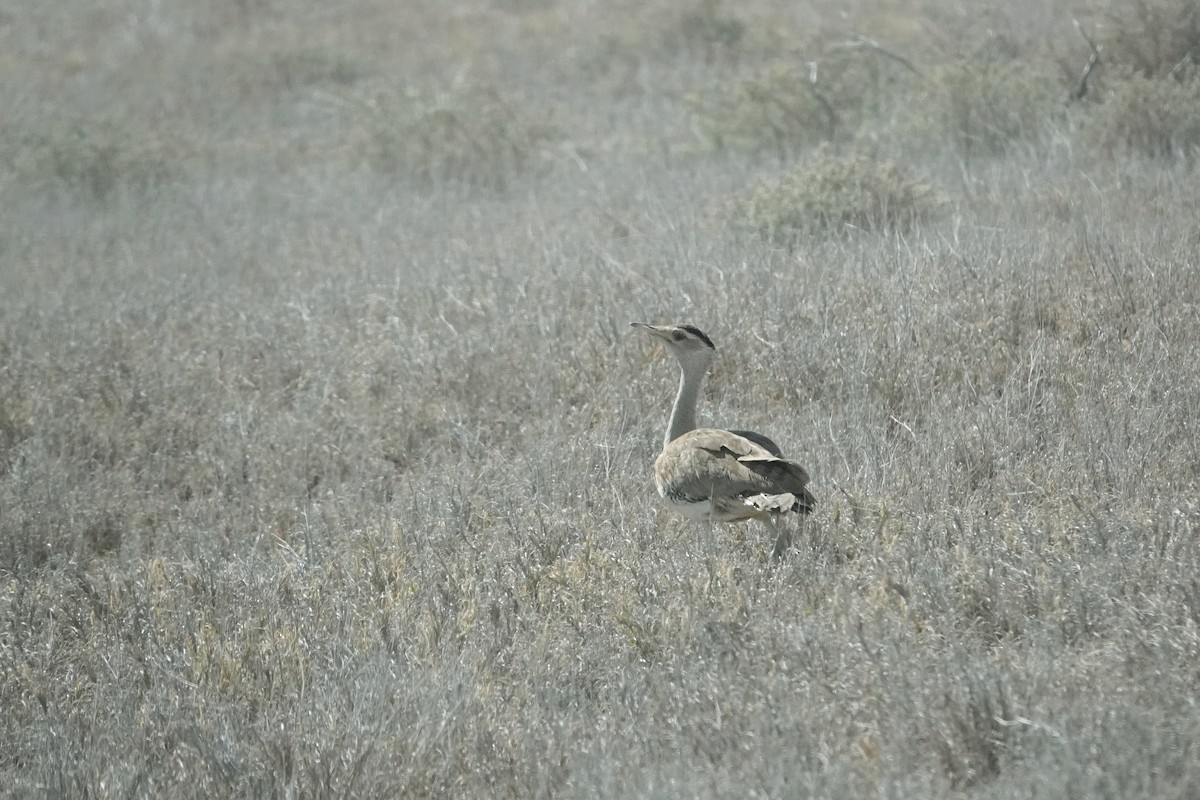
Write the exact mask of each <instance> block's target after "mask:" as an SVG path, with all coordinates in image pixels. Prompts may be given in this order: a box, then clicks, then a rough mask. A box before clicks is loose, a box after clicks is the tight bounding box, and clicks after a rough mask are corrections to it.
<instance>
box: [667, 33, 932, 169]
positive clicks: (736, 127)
mask: <svg viewBox="0 0 1200 800" xmlns="http://www.w3.org/2000/svg"><path fill="white" fill-rule="evenodd" d="M908 77H909V75H908V74H906V73H904V71H903V69H902V68H900V67H899V66H898V65H891V64H882V63H881V61H880V60H879V58H878V57H876V56H874V55H873V54H871V53H869V52H866V51H864V50H856V49H850V48H846V47H839V48H834V49H830V50H829V51H828V52H827V53H826V54H825V55H823V56H822V57H820V58H819V59H817V60H814V61H811V62H807V63H799V62H796V61H794V60H788V61H776V62H774V63H772V64H770V65H769V66H767V67H766V68H764V69H761V70H759V71H758V72H756V73H754V74H752V75H750V76H749V77H745V78H742V79H739V80H738V81H736V82H734V83H732V84H723V85H718V86H715V87H711V88H709V89H707V90H705V91H701V92H696V93H693V94H692V95H691V96H690V97H689V102H690V106H691V110H692V114H693V115H694V116H695V118H696V119H697V121H698V123H699V128H700V131H701V133H702V135H703V136H704V137H705V139H707V140H708V142H709V143H710V144H711V145H712V146H713V147H715V148H717V149H722V148H730V149H736V150H748V151H758V150H769V151H773V152H775V153H777V154H778V155H779V156H780V157H784V158H786V157H788V156H791V155H794V154H796V153H797V152H799V151H801V150H803V149H804V148H806V147H809V146H811V145H813V144H815V143H819V142H828V141H834V140H837V139H839V138H847V137H853V136H854V135H856V133H857V132H858V131H859V128H860V126H862V125H863V124H864V123H865V122H866V121H868V120H870V119H873V118H875V116H876V115H877V114H878V112H879V111H880V110H881V109H882V108H883V107H884V105H885V103H888V102H891V101H890V99H888V98H889V97H890V95H891V94H892V93H894V92H895V91H897V90H898V89H899V87H900V86H901V85H902V84H903V81H906V80H907V79H908Z"/></svg>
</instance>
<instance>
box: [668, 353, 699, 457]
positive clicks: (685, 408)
mask: <svg viewBox="0 0 1200 800" xmlns="http://www.w3.org/2000/svg"><path fill="white" fill-rule="evenodd" d="M704 372H705V367H704V366H702V365H701V366H698V367H697V366H691V367H689V366H685V365H683V364H681V365H680V374H679V394H677V395H675V406H674V407H673V408H672V409H671V421H670V422H669V423H667V435H666V438H665V439H663V446H664V447H666V446H667V445H668V444H670V443H671V442H673V441H674V440H676V439H678V438H679V437H680V436H682V435H683V434H685V433H687V432H688V431H694V430H696V403H697V402H698V401H699V399H700V385H701V384H702V383H704Z"/></svg>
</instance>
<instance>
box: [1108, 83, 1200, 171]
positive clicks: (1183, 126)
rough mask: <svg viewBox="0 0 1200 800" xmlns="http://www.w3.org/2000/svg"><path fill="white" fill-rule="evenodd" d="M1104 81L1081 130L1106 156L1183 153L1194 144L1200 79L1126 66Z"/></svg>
mask: <svg viewBox="0 0 1200 800" xmlns="http://www.w3.org/2000/svg"><path fill="white" fill-rule="evenodd" d="M1116 73H1117V74H1116V75H1115V76H1109V78H1108V79H1107V80H1106V81H1105V82H1104V91H1103V92H1102V94H1101V96H1102V97H1103V102H1101V103H1099V104H1098V105H1097V106H1096V107H1095V108H1094V109H1093V110H1092V112H1091V114H1090V117H1089V119H1088V120H1087V127H1086V129H1085V131H1084V135H1085V141H1087V143H1088V144H1090V145H1091V146H1092V147H1095V148H1097V149H1098V150H1100V151H1101V152H1103V153H1105V154H1107V155H1115V154H1120V153H1139V154H1142V155H1146V156H1150V157H1154V158H1171V157H1178V158H1186V157H1188V156H1189V155H1192V154H1194V153H1195V151H1196V150H1197V148H1200V80H1196V79H1193V80H1176V79H1173V78H1154V77H1147V76H1145V75H1143V74H1141V73H1139V72H1134V71H1131V70H1129V69H1128V68H1125V69H1120V70H1116Z"/></svg>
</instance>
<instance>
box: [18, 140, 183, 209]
mask: <svg viewBox="0 0 1200 800" xmlns="http://www.w3.org/2000/svg"><path fill="white" fill-rule="evenodd" d="M165 151H166V147H165V146H164V145H163V144H162V143H160V142H156V141H152V140H150V141H148V140H146V139H145V138H143V137H139V136H136V135H134V134H132V133H130V132H128V131H126V130H123V129H122V128H121V127H120V126H118V125H115V124H113V123H106V122H85V123H78V124H74V125H69V126H65V127H62V128H56V129H52V130H50V131H49V132H48V133H44V134H41V135H37V136H34V137H31V138H30V139H29V140H28V141H27V143H26V146H25V147H24V149H23V151H22V153H21V155H20V156H19V158H18V163H17V169H18V172H19V174H21V175H22V176H23V177H24V178H25V179H26V180H29V181H30V182H33V183H43V184H58V185H60V186H64V187H66V188H69V189H73V190H82V191H84V192H85V193H87V194H88V195H90V196H91V197H93V198H95V199H97V200H103V199H105V198H106V197H108V196H109V195H110V194H112V193H113V192H114V191H115V190H117V189H118V188H121V187H126V188H134V189H146V188H148V187H152V186H156V185H159V184H161V183H163V182H165V181H167V180H168V179H170V177H171V176H172V174H173V173H174V171H175V169H174V166H173V159H170V158H168V156H167V155H166V152H165Z"/></svg>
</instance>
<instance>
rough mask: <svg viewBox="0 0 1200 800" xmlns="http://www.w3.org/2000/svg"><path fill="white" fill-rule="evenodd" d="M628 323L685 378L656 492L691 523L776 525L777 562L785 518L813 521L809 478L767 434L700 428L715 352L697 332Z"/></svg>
mask: <svg viewBox="0 0 1200 800" xmlns="http://www.w3.org/2000/svg"><path fill="white" fill-rule="evenodd" d="M630 324H631V325H632V326H633V327H635V328H638V329H640V330H643V331H646V332H647V333H649V334H651V335H652V336H654V337H655V338H657V339H659V340H661V341H662V342H663V344H665V345H666V347H667V349H668V350H670V351H671V353H672V354H673V355H674V356H675V358H676V360H678V361H679V371H680V373H681V375H680V379H679V393H678V394H677V395H676V396H675V405H674V407H673V408H672V409H671V420H670V422H669V423H667V433H666V435H665V436H664V437H663V450H662V452H661V453H660V454H659V456H658V458H657V459H656V460H655V462H654V481H655V483H656V484H658V493H659V494H660V495H662V498H663V500H664V501H665V502H666V504H667V506H668V507H670V508H671V509H672V510H674V511H677V512H679V513H680V514H683V515H684V516H686V517H690V518H692V519H700V520H707V521H710V522H743V521H745V520H748V519H758V520H762V521H764V522H767V523H769V524H771V525H772V527H774V528H777V530H776V537H775V547H774V550H773V551H772V552H771V558H772V559H775V560H778V559H779V558H781V557H782V555H783V551H784V550H786V549H787V547H788V545H789V544H790V539H791V537H790V535H789V533H788V528H787V525H780V524H779V517H780V516H781V515H783V514H785V513H788V512H796V513H798V514H807V513H809V512H810V511H812V509H813V506H814V505H816V500H815V499H814V498H813V496H812V494H811V493H810V492H809V491H808V489H807V488H805V487H806V485H807V484H808V473H807V472H805V470H804V467H802V466H800V465H799V464H797V463H796V462H795V461H790V460H788V459H786V458H784V457H783V454H782V453H781V452H780V450H779V447H778V446H777V445H776V444H775V443H774V442H773V441H771V440H770V439H768V438H767V437H766V436H763V435H762V434H761V433H755V432H753V431H726V430H720V429H717V428H697V427H696V403H697V402H698V400H699V398H700V387H701V384H703V382H704V376H705V374H706V373H707V372H708V368H709V365H711V364H712V360H713V357H714V356H715V355H716V352H717V350H716V348H715V347H714V346H713V343H712V341H711V340H710V339H709V338H708V337H707V336H705V335H704V334H703V333H702V332H701V331H700V329H699V328H697V327H695V326H694V325H646V324H644V323H641V322H634V323H630Z"/></svg>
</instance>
